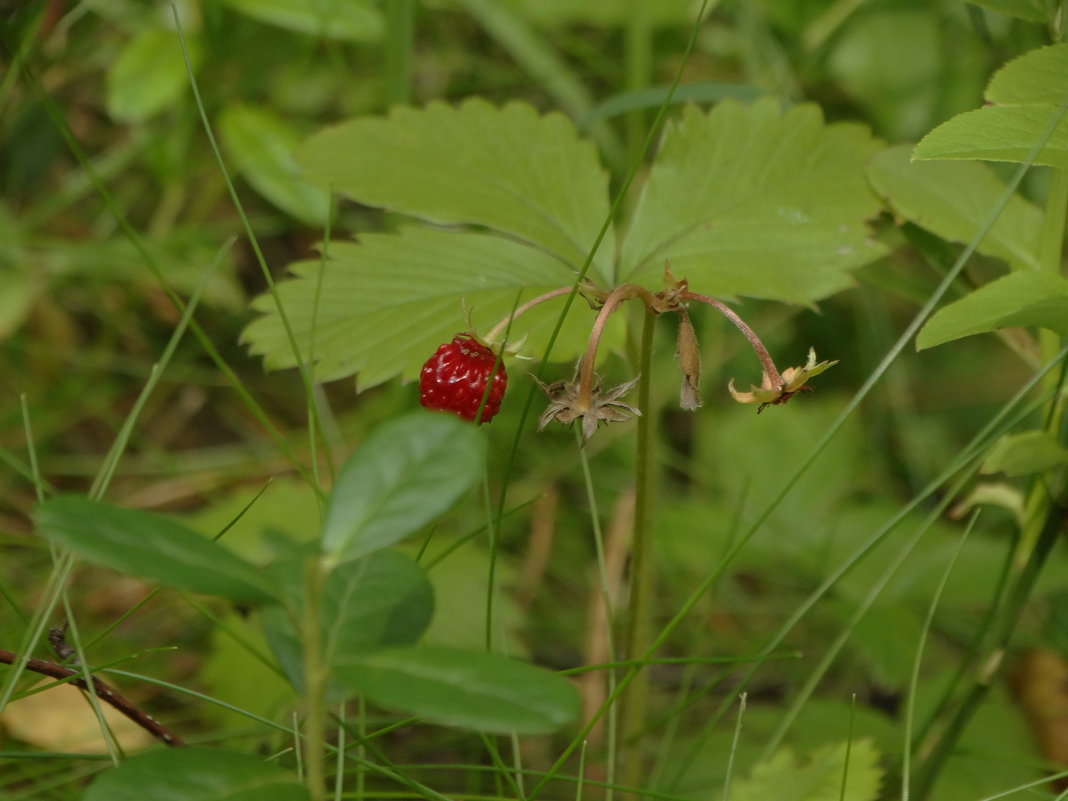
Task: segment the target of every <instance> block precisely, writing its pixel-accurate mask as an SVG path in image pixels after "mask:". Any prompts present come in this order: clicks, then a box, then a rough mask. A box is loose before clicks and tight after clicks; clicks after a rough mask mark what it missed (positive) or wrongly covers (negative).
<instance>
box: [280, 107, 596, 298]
mask: <svg viewBox="0 0 1068 801" xmlns="http://www.w3.org/2000/svg"><path fill="white" fill-rule="evenodd" d="M298 160H299V161H300V162H301V164H303V166H304V167H305V169H306V170H307V173H308V175H309V176H310V177H311V178H312V179H313V180H316V181H319V182H321V183H322V184H323V185H324V186H329V187H331V188H333V189H335V190H336V191H339V192H342V193H344V194H346V195H348V196H350V197H351V198H353V199H354V200H358V201H359V202H361V203H364V204H367V205H371V206H381V207H383V208H387V209H390V210H392V211H398V212H402V213H404V214H410V215H413V216H416V217H421V218H423V219H426V220H430V221H433V222H438V223H475V224H478V225H485V226H488V227H489V228H493V229H495V230H497V231H500V232H503V233H506V234H509V235H511V236H514V237H516V238H518V239H520V240H523V241H525V242H527V243H529V244H532V245H535V246H537V247H540V248H543V249H544V250H546V251H548V252H549V253H552V254H553V255H555V256H556V257H557V258H559V259H560V260H561V261H563V262H564V263H565V264H567V265H570V266H571V267H572V268H577V267H578V266H579V265H581V264H582V263H583V260H584V259H585V258H586V254H587V253H588V251H589V249H590V248H591V247H592V246H593V243H594V240H595V238H596V236H597V232H598V230H599V229H600V227H601V225H602V223H603V221H604V219H605V216H606V215H607V213H608V197H607V188H608V176H607V175H606V174H605V172H604V170H602V169H601V167H600V165H599V163H598V160H597V153H596V151H595V150H594V147H593V145H592V144H591V143H590V142H587V141H582V140H580V139H579V138H578V136H577V134H576V132H575V129H574V127H573V126H572V125H571V123H570V122H569V121H568V120H567V118H566V117H564V116H563V115H562V114H548V115H545V116H539V115H538V113H537V112H536V111H535V110H534V109H533V107H531V106H529V105H526V104H524V103H509V104H508V105H506V106H504V107H500V108H498V107H495V106H492V105H490V104H489V103H487V102H486V101H485V100H481V99H477V98H476V99H473V100H469V101H467V102H465V103H464V104H462V105H460V106H458V107H453V106H447V105H444V104H442V103H431V104H430V105H429V106H427V107H426V108H423V109H411V108H403V107H399V108H395V109H393V110H392V111H391V112H390V115H389V116H388V117H386V118H378V117H366V118H360V119H355V120H351V121H349V122H345V123H342V124H340V125H336V126H333V127H330V128H327V129H325V130H323V131H320V132H319V133H317V134H315V135H314V136H312V137H311V138H310V139H309V140H308V141H307V142H306V143H305V145H304V147H303V148H302V149H301V151H300V153H299V154H298ZM611 244H612V237H611V236H609V237H607V238H606V240H605V243H604V245H603V246H602V247H601V251H600V254H599V258H598V261H597V263H598V264H600V265H604V266H603V268H602V269H601V270H600V271H599V272H598V271H596V270H595V271H594V272H593V273H591V275H590V277H591V278H594V279H595V280H602V279H604V278H606V277H607V276H609V275H610V274H611V273H610V268H609V267H608V265H610V264H611V263H612V253H611ZM471 289H472V290H475V289H478V287H477V286H472V287H471Z"/></svg>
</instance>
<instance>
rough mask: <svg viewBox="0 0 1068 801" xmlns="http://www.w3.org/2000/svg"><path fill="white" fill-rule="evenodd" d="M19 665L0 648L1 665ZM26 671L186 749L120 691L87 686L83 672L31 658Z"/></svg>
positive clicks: (101, 684) (95, 682) (105, 685)
mask: <svg viewBox="0 0 1068 801" xmlns="http://www.w3.org/2000/svg"><path fill="white" fill-rule="evenodd" d="M19 661H20V660H19V658H18V655H17V654H15V653H13V652H12V651H6V650H4V649H3V648H0V664H4V665H17V664H19ZM23 670H28V671H30V672H31V673H40V674H41V675H42V676H48V677H50V678H53V679H59V680H60V681H66V682H68V683H70V684H73V685H74V686H75V687H80V688H81V689H83V690H87V691H90V692H93V693H95V694H96V697H97V698H99V699H100V700H101V701H103V702H104V703H106V704H110V705H111V706H113V707H114V708H115V709H117V710H118V711H119V712H121V713H122V714H123V715H125V716H126V717H128V718H129V719H130V720H132V721H133V722H134V723H136V724H137V725H138V726H140V727H141V728H142V729H144V730H145V731H147V732H148V733H149V734H151V735H152V736H153V737H155V738H156V739H158V740H161V741H162V742H164V743H166V744H167V745H185V743H184V742H183V741H182V739H181V738H180V737H179V736H178V735H176V734H174V733H173V732H172V731H171V730H170V729H168V728H167V727H166V726H164V725H163V724H162V723H160V722H159V721H158V720H156V719H155V718H153V717H152V716H151V715H149V714H148V713H146V712H144V711H143V710H142V709H141V708H140V707H138V706H137V705H136V704H134V703H133V702H132V701H130V700H129V699H128V698H126V697H125V696H123V695H121V694H120V693H119V691H118V690H116V689H115V688H114V687H112V686H111V685H110V684H108V683H107V682H105V681H101V680H100V679H98V678H97V677H96V676H93V677H92V687H91V688H90V686H89V683H88V682H86V680H85V677H84V676H83V675H82V673H81V671H79V670H75V669H74V668H69V667H66V666H64V665H57V664H56V663H55V662H49V661H47V660H44V659H34V658H32V657H31V658H29V659H26V660H25V663H24V664H23Z"/></svg>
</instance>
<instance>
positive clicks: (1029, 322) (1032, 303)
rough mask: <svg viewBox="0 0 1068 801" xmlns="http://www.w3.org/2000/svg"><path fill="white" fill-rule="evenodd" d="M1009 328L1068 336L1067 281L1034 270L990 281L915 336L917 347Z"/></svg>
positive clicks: (936, 316)
mask: <svg viewBox="0 0 1068 801" xmlns="http://www.w3.org/2000/svg"><path fill="white" fill-rule="evenodd" d="M1010 326H1038V327H1040V328H1048V329H1050V330H1051V331H1055V332H1056V333H1058V334H1060V335H1061V336H1068V281H1066V280H1065V279H1063V278H1061V277H1059V276H1056V275H1050V274H1049V273H1044V272H1037V271H1035V270H1027V271H1024V272H1016V273H1012V274H1011V275H1006V276H1004V277H1002V278H999V279H998V280H996V281H992V282H991V283H989V284H987V285H985V286H982V287H980V288H979V289H977V290H975V291H974V292H972V293H971V294H970V295H967V296H965V297H963V298H961V299H960V300H958V301H956V302H954V303H951V304H949V305H948V306H946V307H945V308H943V309H940V310H939V311H938V312H937V313H935V315H934V316H933V317H931V319H930V320H928V321H927V324H926V325H925V326H924V327H923V328H922V329H921V330H920V333H919V334H918V335H917V336H916V347H917V348H918V349H919V350H923V349H924V348H930V347H934V346H935V345H941V344H942V343H943V342H949V341H950V340H953V339H960V338H961V337H966V336H971V335H972V334H982V333H986V332H987V331H994V330H996V329H998V328H1007V327H1010Z"/></svg>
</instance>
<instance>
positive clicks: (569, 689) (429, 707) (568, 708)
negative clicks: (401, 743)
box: [336, 648, 579, 734]
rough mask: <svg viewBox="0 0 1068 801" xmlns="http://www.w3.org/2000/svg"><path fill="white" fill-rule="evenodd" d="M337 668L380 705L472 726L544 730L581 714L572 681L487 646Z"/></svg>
mask: <svg viewBox="0 0 1068 801" xmlns="http://www.w3.org/2000/svg"><path fill="white" fill-rule="evenodd" d="M336 672H337V675H338V677H339V678H340V679H341V680H342V681H343V682H345V683H346V684H347V685H348V686H349V688H350V689H351V690H352V691H353V692H360V693H363V694H364V695H365V696H366V697H367V698H368V700H370V701H372V702H374V703H376V704H379V705H381V706H383V707H386V708H388V709H395V710H399V711H401V712H405V713H407V714H411V715H417V716H419V717H420V718H423V719H424V720H427V721H429V722H431V723H441V724H444V725H447V726H459V727H461V728H466V729H474V730H475V731H483V732H491V733H499V734H508V733H511V732H516V733H518V734H546V733H548V732H552V731H556V730H557V729H559V728H560V727H561V726H563V725H565V724H567V723H569V722H571V721H572V720H574V719H575V717H576V716H577V715H578V712H579V698H578V693H577V692H576V690H575V688H574V687H573V686H572V685H571V684H570V683H568V682H567V680H565V679H563V678H561V677H560V676H557V675H555V674H553V673H550V672H549V671H547V670H542V669H541V668H537V667H535V666H534V665H530V664H528V663H526V662H519V661H516V660H514V659H508V658H507V657H504V656H501V655H500V654H495V653H490V652H487V651H462V650H458V649H455V648H391V649H388V650H383V651H376V652H374V653H371V654H368V655H366V656H364V657H360V658H358V659H351V660H348V661H341V662H339V663H338V664H337V665H336Z"/></svg>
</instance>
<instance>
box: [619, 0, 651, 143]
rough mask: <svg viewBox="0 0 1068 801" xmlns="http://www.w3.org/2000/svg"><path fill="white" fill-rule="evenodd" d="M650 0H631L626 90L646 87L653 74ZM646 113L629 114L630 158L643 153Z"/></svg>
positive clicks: (625, 50) (625, 52) (626, 42)
mask: <svg viewBox="0 0 1068 801" xmlns="http://www.w3.org/2000/svg"><path fill="white" fill-rule="evenodd" d="M651 5H652V4H651V3H649V2H648V0H630V2H629V4H628V13H627V27H626V33H625V37H626V38H625V40H624V53H623V55H624V58H625V60H626V90H627V91H628V92H637V91H639V90H641V89H645V88H646V87H647V86H648V85H649V83H650V81H651V77H652V72H653V67H652V64H653V59H652V26H651V25H650V23H649V7H650V6H651ZM645 121H646V115H645V112H644V110H643V109H635V110H634V111H631V112H629V113H628V114H627V118H626V127H627V159H628V161H632V160H634V159H636V158H640V156H641V146H642V138H643V137H644V136H645V128H646V126H645Z"/></svg>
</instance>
